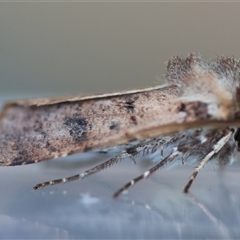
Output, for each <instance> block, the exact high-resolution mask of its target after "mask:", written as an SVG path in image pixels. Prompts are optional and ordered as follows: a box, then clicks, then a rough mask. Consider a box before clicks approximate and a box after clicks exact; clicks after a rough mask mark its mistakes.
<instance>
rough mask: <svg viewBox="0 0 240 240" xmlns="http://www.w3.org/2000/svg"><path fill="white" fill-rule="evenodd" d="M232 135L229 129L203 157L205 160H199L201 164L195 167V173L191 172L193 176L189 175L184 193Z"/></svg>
mask: <svg viewBox="0 0 240 240" xmlns="http://www.w3.org/2000/svg"><path fill="white" fill-rule="evenodd" d="M232 134H233V131H231V130H230V129H229V131H228V132H227V133H225V134H224V135H223V136H222V137H221V138H220V139H219V140H218V141H217V142H216V143H215V145H213V147H212V149H211V151H210V152H209V153H208V154H207V155H206V156H205V158H203V159H202V160H201V162H200V163H199V164H198V165H197V167H196V168H195V171H194V172H193V174H192V175H191V177H190V178H189V181H188V183H187V185H186V186H185V188H184V190H183V191H184V193H188V191H189V188H190V187H191V185H192V183H193V181H194V179H195V178H196V177H197V175H198V173H199V171H200V170H201V169H202V168H203V167H204V165H205V164H206V163H207V162H208V161H209V160H210V159H211V157H212V156H213V155H214V154H216V153H218V152H219V151H220V150H221V149H222V148H223V146H224V145H225V144H226V143H227V142H228V141H229V139H230V138H231V136H232Z"/></svg>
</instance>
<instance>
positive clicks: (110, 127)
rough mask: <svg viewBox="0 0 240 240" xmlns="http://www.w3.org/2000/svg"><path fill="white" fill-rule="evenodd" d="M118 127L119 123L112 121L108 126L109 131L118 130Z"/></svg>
mask: <svg viewBox="0 0 240 240" xmlns="http://www.w3.org/2000/svg"><path fill="white" fill-rule="evenodd" d="M119 127H120V124H119V122H117V121H112V122H111V124H110V126H109V129H110V130H119Z"/></svg>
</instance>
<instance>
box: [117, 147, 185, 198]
mask: <svg viewBox="0 0 240 240" xmlns="http://www.w3.org/2000/svg"><path fill="white" fill-rule="evenodd" d="M179 153H180V152H179V151H178V150H177V148H176V149H174V151H173V152H172V153H171V154H170V155H168V156H167V157H166V158H164V159H163V160H162V161H160V162H159V163H157V164H156V165H155V166H153V167H152V168H150V169H149V170H148V171H146V172H145V173H143V174H142V175H140V176H138V177H136V178H134V179H133V180H131V181H130V182H128V183H127V184H125V185H124V186H123V187H122V188H120V189H119V190H118V191H117V192H116V193H115V194H114V195H113V197H114V198H117V197H118V196H119V195H120V194H121V193H122V192H124V191H125V190H127V189H128V188H130V187H131V186H133V185H134V184H136V183H137V182H139V181H140V180H142V179H146V178H148V177H149V176H150V175H151V174H153V173H154V172H155V171H157V170H158V169H159V168H161V167H163V166H164V165H165V164H166V163H168V162H171V161H172V160H173V159H174V158H175V157H176V156H177V155H178V154H179Z"/></svg>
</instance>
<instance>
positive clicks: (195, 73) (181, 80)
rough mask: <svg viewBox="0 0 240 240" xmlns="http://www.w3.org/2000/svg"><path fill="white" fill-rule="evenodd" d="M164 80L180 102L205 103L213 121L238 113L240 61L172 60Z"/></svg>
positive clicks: (192, 58) (197, 58)
mask: <svg viewBox="0 0 240 240" xmlns="http://www.w3.org/2000/svg"><path fill="white" fill-rule="evenodd" d="M166 78H167V79H168V81H169V83H170V84H171V85H176V86H177V87H178V94H179V96H178V97H179V100H183V101H186V102H187V101H189V102H192V101H200V102H204V103H207V104H209V106H210V109H211V110H210V111H212V112H211V115H213V116H214V117H215V118H218V119H230V118H233V117H234V116H235V113H236V112H237V111H239V110H240V61H239V60H236V59H234V58H233V57H225V56H216V57H214V58H213V59H211V60H206V59H203V58H202V57H201V56H200V55H196V54H193V53H192V54H190V55H189V56H188V57H186V58H181V57H179V56H177V57H173V58H171V59H170V60H169V61H168V63H167V74H166Z"/></svg>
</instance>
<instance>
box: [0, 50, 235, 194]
mask: <svg viewBox="0 0 240 240" xmlns="http://www.w3.org/2000/svg"><path fill="white" fill-rule="evenodd" d="M166 79H167V80H168V85H165V86H160V87H159V86H158V87H154V88H147V89H142V90H135V91H127V92H118V93H112V94H103V95H95V96H87V97H84V96H83V97H81V96H80V97H79V96H78V97H69V98H58V99H49V98H48V99H37V100H22V101H15V102H10V103H8V104H6V105H5V107H4V109H3V111H2V113H1V115H0V166H14V165H21V164H28V163H36V162H40V161H43V160H48V159H51V158H58V157H62V156H67V155H69V154H73V153H76V152H85V151H90V150H92V149H102V148H108V147H112V146H116V145H123V144H125V145H123V146H122V147H123V150H122V152H121V153H120V154H119V155H117V156H116V157H114V158H112V159H110V160H108V161H107V162H105V163H102V164H100V165H98V166H96V167H94V168H92V169H90V170H88V171H86V172H84V173H82V174H80V175H76V176H73V177H70V178H63V179H60V180H54V181H50V182H45V183H41V184H38V185H36V186H35V189H37V188H39V187H43V186H46V185H52V184H56V183H60V182H66V181H71V180H75V179H78V178H83V177H86V176H88V175H90V174H93V173H95V172H97V171H99V170H102V169H105V168H107V167H109V166H111V165H113V164H115V163H117V162H119V161H120V160H122V159H123V158H125V157H131V158H132V159H133V160H134V157H136V156H138V155H143V154H147V153H149V154H153V155H154V156H155V158H156V159H157V160H158V162H157V163H156V165H155V166H153V167H152V168H150V169H149V170H148V171H146V172H145V173H144V174H143V175H141V176H139V177H137V178H135V179H134V180H132V181H130V182H129V183H127V184H126V185H125V186H124V187H123V188H121V189H120V190H119V191H118V192H116V193H115V195H114V196H115V197H117V196H118V195H119V194H120V193H121V192H123V191H124V190H126V189H127V188H128V187H130V186H131V185H133V184H135V183H136V182H137V181H139V180H141V179H143V178H147V177H148V176H149V175H151V174H152V173H153V172H155V171H156V170H157V169H159V168H160V167H163V166H164V165H165V164H167V163H169V162H173V163H180V164H185V163H188V162H190V161H194V162H196V163H197V167H196V169H195V171H194V173H193V174H192V176H191V177H190V180H189V182H188V183H187V185H186V187H185V188H184V192H188V190H189V188H190V186H191V184H192V182H193V180H194V179H195V177H196V175H197V174H198V172H199V170H200V169H201V168H202V167H203V166H204V164H205V163H207V162H208V161H209V160H212V159H215V160H216V162H217V163H218V164H219V165H220V166H224V165H225V164H226V163H228V162H230V161H231V160H232V159H233V158H234V154H235V153H236V149H237V142H238V140H239V139H240V134H239V133H238V131H237V129H238V128H237V127H238V126H239V125H240V121H238V119H239V118H240V105H239V100H240V61H237V60H235V59H233V58H229V57H216V58H214V59H213V60H211V61H207V60H204V59H201V57H200V56H196V55H194V54H190V55H189V56H188V57H187V58H186V59H182V58H180V57H174V58H172V59H170V60H169V62H168V63H167V74H166ZM183 130H184V131H183ZM154 153H155V154H154ZM156 153H157V154H156Z"/></svg>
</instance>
